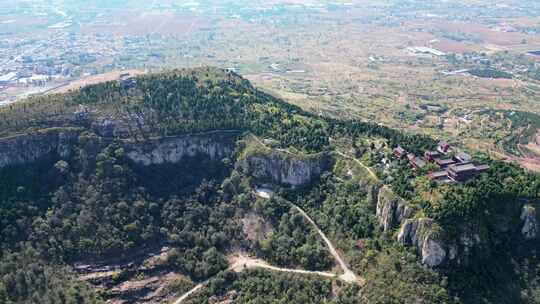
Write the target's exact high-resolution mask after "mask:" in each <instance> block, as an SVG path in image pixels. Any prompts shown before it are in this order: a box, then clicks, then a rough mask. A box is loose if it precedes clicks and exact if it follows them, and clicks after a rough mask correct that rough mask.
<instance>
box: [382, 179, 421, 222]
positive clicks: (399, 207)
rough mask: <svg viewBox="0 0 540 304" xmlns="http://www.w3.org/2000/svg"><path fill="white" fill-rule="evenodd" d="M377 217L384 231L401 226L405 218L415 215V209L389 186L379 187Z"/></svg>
mask: <svg viewBox="0 0 540 304" xmlns="http://www.w3.org/2000/svg"><path fill="white" fill-rule="evenodd" d="M376 202H377V218H378V220H379V225H380V227H381V228H382V230H383V231H384V232H389V231H391V230H392V229H393V228H396V227H397V226H400V225H401V223H403V221H404V220H405V219H408V218H410V217H411V216H413V215H414V213H415V211H416V210H415V209H414V208H413V207H412V206H410V204H409V203H408V202H407V201H405V200H404V199H402V198H401V197H399V196H397V195H396V194H394V192H393V191H392V190H391V189H390V188H388V187H387V186H383V187H381V188H380V189H379V192H378V195H377V199H376Z"/></svg>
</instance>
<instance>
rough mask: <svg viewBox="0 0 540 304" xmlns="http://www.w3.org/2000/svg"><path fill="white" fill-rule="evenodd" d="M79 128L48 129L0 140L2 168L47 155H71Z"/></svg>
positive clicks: (32, 160)
mask: <svg viewBox="0 0 540 304" xmlns="http://www.w3.org/2000/svg"><path fill="white" fill-rule="evenodd" d="M79 132H80V130H78V129H60V128H58V129H48V130H43V131H39V132H35V133H31V134H25V135H17V136H13V137H9V138H4V139H1V140H0V168H3V167H6V166H12V165H22V164H28V163H31V162H34V161H36V160H38V159H40V158H42V157H45V156H47V155H51V154H54V155H57V156H59V157H60V158H66V157H69V156H70V155H71V153H72V149H71V147H72V145H73V143H74V142H76V140H77V137H78V134H79Z"/></svg>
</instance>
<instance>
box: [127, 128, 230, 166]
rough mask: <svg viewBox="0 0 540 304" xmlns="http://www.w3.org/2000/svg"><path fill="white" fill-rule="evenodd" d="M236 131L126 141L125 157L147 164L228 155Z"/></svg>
mask: <svg viewBox="0 0 540 304" xmlns="http://www.w3.org/2000/svg"><path fill="white" fill-rule="evenodd" d="M237 135H238V133H234V132H230V133H217V132H214V133H212V134H201V135H189V136H183V137H168V138H160V139H154V140H150V141H146V142H144V143H128V144H126V149H127V154H126V155H127V157H128V158H129V159H131V160H132V161H134V162H136V163H138V164H142V165H144V166H148V165H159V164H164V163H178V162H179V161H181V160H182V159H183V158H184V157H186V156H190V157H193V156H196V155H200V154H205V155H207V156H209V157H210V159H212V160H221V159H223V158H226V157H231V156H232V155H233V153H234V149H235V141H236V137H237Z"/></svg>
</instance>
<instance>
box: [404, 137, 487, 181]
mask: <svg viewBox="0 0 540 304" xmlns="http://www.w3.org/2000/svg"><path fill="white" fill-rule="evenodd" d="M451 152H452V147H451V146H450V145H449V144H448V143H446V142H441V143H439V145H438V146H437V150H436V151H425V152H424V156H423V157H418V156H416V155H415V154H413V153H408V152H407V151H406V150H405V149H403V148H402V147H397V148H395V149H394V156H395V157H396V158H398V159H402V158H407V160H408V161H409V164H410V165H411V166H412V167H413V169H415V170H418V169H421V168H423V167H425V166H426V165H427V164H428V163H431V164H435V165H436V166H437V167H438V168H439V170H438V171H434V172H430V173H429V174H428V176H429V178H430V179H432V180H434V181H439V182H465V181H467V180H469V179H471V178H472V177H474V176H476V175H478V174H480V173H482V172H485V171H487V170H488V169H489V166H488V165H477V164H475V163H473V160H472V157H471V156H470V155H469V154H467V153H463V152H460V153H456V154H454V153H451Z"/></svg>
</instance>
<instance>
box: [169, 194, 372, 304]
mask: <svg viewBox="0 0 540 304" xmlns="http://www.w3.org/2000/svg"><path fill="white" fill-rule="evenodd" d="M254 193H255V194H256V195H257V196H259V197H261V198H264V199H269V198H270V197H271V196H272V195H273V192H272V191H271V190H269V189H256V190H255V191H254ZM289 204H291V206H292V207H293V209H295V210H297V211H298V212H300V214H301V215H302V216H303V217H304V218H305V219H306V220H307V221H308V222H309V223H310V224H311V225H312V226H313V227H314V228H315V230H316V231H317V233H318V234H319V235H320V236H321V238H322V239H323V241H324V242H325V243H326V246H327V247H328V249H329V250H330V253H331V254H332V256H334V259H335V260H336V262H337V263H338V265H339V267H340V268H341V270H342V271H343V274H341V275H339V276H338V275H336V274H335V273H331V272H323V271H309V270H303V269H292V268H280V267H275V266H272V265H270V264H268V263H267V262H265V261H263V260H260V259H255V258H251V257H249V256H247V255H244V254H235V255H232V256H229V270H233V271H235V272H242V271H244V270H246V269H252V268H262V269H267V270H271V271H277V272H287V273H296V274H303V275H317V276H321V277H326V278H337V279H338V280H342V281H344V282H347V283H355V284H359V285H363V284H364V279H363V278H361V277H359V276H357V275H356V274H354V272H352V270H351V269H350V268H349V266H347V263H345V261H344V260H343V258H342V257H341V255H340V254H339V252H338V251H337V250H336V248H335V247H334V244H332V242H331V241H330V240H329V239H328V237H326V235H325V234H324V232H323V231H322V230H321V229H320V228H319V226H317V223H315V221H314V220H313V219H312V218H311V217H310V216H309V215H308V214H307V213H306V212H305V211H304V210H302V208H300V207H298V206H296V205H295V204H293V203H291V202H289ZM206 284H208V281H205V282H203V283H200V284H199V285H197V286H195V287H193V289H191V290H190V291H188V292H186V293H185V294H183V295H182V296H181V297H179V298H178V299H177V300H176V301H175V302H174V303H173V304H181V303H182V302H183V301H185V300H186V299H187V298H189V297H190V296H191V295H193V294H194V293H196V292H197V291H198V290H200V289H201V288H203V287H204V286H205V285H206Z"/></svg>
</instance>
